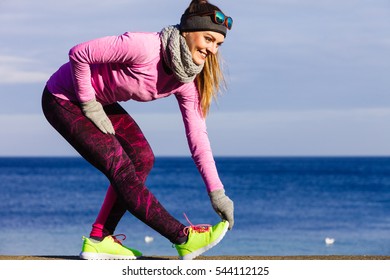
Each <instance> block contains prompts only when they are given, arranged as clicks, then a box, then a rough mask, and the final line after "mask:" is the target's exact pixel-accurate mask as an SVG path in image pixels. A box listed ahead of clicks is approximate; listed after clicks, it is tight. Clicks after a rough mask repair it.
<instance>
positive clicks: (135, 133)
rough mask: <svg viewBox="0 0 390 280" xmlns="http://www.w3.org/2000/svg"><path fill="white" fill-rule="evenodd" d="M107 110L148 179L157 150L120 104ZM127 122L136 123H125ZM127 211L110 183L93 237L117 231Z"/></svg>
mask: <svg viewBox="0 0 390 280" xmlns="http://www.w3.org/2000/svg"><path fill="white" fill-rule="evenodd" d="M106 111H107V112H106V113H107V115H108V116H109V118H110V120H111V122H112V124H113V126H114V128H115V136H116V138H117V139H118V141H119V142H120V143H121V145H122V147H123V149H124V150H125V152H126V153H127V155H128V156H129V157H130V158H131V159H132V162H133V163H134V167H135V172H136V174H137V176H138V178H139V180H140V181H142V182H143V183H145V181H146V178H147V176H148V175H149V173H150V171H151V169H152V167H153V164H154V154H153V151H152V149H151V147H150V146H149V143H148V141H147V140H146V139H145V137H144V135H143V133H142V132H141V129H140V128H139V127H138V125H137V124H136V123H135V121H134V120H133V119H132V118H131V117H130V116H129V115H128V114H127V112H126V111H125V110H124V109H123V108H121V107H119V106H116V107H115V110H112V108H107V109H106ZM124 123H128V124H130V123H133V124H134V125H123V124H124ZM125 212H126V206H125V205H124V203H123V202H122V201H121V200H120V199H118V196H117V194H116V192H115V190H114V188H113V186H112V185H110V186H109V187H108V190H107V193H106V197H105V199H104V202H103V204H102V207H101V209H100V211H99V214H98V216H97V218H96V221H95V222H94V224H93V225H92V230H91V233H90V237H94V238H95V239H103V238H104V237H105V236H107V235H113V234H114V231H115V228H116V226H117V225H118V223H119V221H120V219H121V218H122V216H123V215H124V213H125Z"/></svg>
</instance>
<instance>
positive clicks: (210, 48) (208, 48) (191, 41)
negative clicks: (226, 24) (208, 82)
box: [183, 31, 225, 65]
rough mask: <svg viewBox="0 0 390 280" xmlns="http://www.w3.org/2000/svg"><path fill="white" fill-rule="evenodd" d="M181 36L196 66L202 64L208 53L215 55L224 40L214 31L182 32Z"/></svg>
mask: <svg viewBox="0 0 390 280" xmlns="http://www.w3.org/2000/svg"><path fill="white" fill-rule="evenodd" d="M183 36H184V38H185V39H186V42H187V45H188V48H189V49H190V52H191V54H192V60H193V61H194V63H195V64H196V65H202V64H204V63H205V61H206V58H207V56H208V55H209V54H210V53H212V54H216V53H217V52H218V48H219V46H221V45H222V43H223V41H224V40H225V37H224V36H223V35H222V34H221V33H218V32H214V31H197V32H184V33H183Z"/></svg>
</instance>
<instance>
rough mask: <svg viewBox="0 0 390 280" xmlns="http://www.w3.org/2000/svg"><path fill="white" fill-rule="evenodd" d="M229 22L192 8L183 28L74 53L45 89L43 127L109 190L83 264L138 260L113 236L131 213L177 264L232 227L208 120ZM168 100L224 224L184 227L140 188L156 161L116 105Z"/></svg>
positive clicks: (211, 10) (97, 43)
mask: <svg viewBox="0 0 390 280" xmlns="http://www.w3.org/2000/svg"><path fill="white" fill-rule="evenodd" d="M231 26H232V19H231V18H230V17H226V16H225V15H224V14H223V13H222V12H221V10H220V9H219V8H218V7H216V6H214V5H212V4H210V3H208V1H205V0H203V1H199V0H193V1H192V2H191V3H190V5H189V7H188V8H187V9H186V11H185V12H184V14H183V15H182V17H181V21H180V25H177V26H169V27H166V28H164V29H163V30H162V31H161V32H159V33H130V32H127V33H124V34H123V35H121V36H111V37H105V38H100V39H96V40H92V41H89V42H86V43H82V44H80V45H77V46H75V47H73V48H72V49H71V50H70V52H69V62H68V63H66V64H64V65H63V66H61V67H60V68H59V69H58V71H57V72H55V73H54V74H53V75H52V76H51V77H50V79H49V80H48V82H47V84H46V87H45V90H44V93H43V96H42V108H43V112H44V114H45V116H46V118H47V120H48V121H49V123H50V124H51V125H52V126H53V127H54V128H55V129H56V130H57V131H58V132H59V133H60V134H61V135H62V136H63V137H64V138H65V139H66V140H67V141H68V142H69V143H70V144H71V145H72V146H73V147H74V148H75V149H76V150H77V152H78V153H80V155H81V156H82V157H84V158H85V159H86V160H87V161H89V162H90V163H91V164H92V165H93V166H95V167H96V168H98V169H99V170H100V171H101V172H103V173H104V174H105V175H106V176H107V178H108V179H109V180H110V183H111V185H110V186H109V187H108V191H107V194H106V197H105V200H104V202H103V205H102V208H101V210H100V212H99V215H98V217H97V219H96V221H95V222H94V224H93V225H92V231H91V233H90V236H89V238H85V237H84V243H83V248H82V251H81V253H80V257H81V258H83V259H135V258H137V257H140V256H141V253H140V252H139V251H137V250H135V249H131V248H128V247H126V246H123V245H122V244H121V243H120V242H119V241H118V240H117V239H116V238H115V236H114V235H113V234H114V230H115V228H116V226H117V224H118V223H119V221H120V219H121V217H122V216H123V214H124V213H125V212H126V211H129V212H130V213H132V214H133V215H134V216H136V217H137V218H138V219H140V220H141V221H143V222H144V223H145V224H147V225H148V226H150V227H151V228H153V229H154V230H156V231H157V232H159V233H160V234H161V235H163V236H164V237H166V238H167V239H169V240H170V241H171V242H172V243H173V244H175V247H176V249H177V251H178V254H179V256H180V258H182V259H193V258H195V257H196V256H198V255H200V254H202V253H203V252H205V251H207V250H208V249H210V248H211V247H213V246H214V245H216V244H217V243H218V242H219V241H220V240H221V239H222V238H223V236H224V235H225V233H226V231H227V230H228V229H231V228H232V227H233V223H234V218H233V202H232V201H231V200H230V199H229V197H227V196H226V195H225V191H224V186H223V184H222V183H221V181H220V179H219V177H218V173H217V169H216V166H215V162H214V159H213V156H212V152H211V148H210V143H209V140H208V137H207V132H206V125H205V117H206V114H207V112H208V109H209V106H210V103H211V99H212V97H213V96H214V95H215V93H216V92H217V91H218V88H219V84H220V81H221V79H222V78H223V77H222V73H221V71H220V68H219V63H218V56H217V53H218V47H219V46H220V45H221V44H222V43H223V41H224V39H225V37H226V32H227V29H230V28H231ZM170 95H174V96H175V97H176V98H177V101H178V104H179V108H180V111H181V113H182V116H183V122H184V125H185V130H186V136H187V139H188V144H189V147H190V150H191V154H192V157H193V159H194V162H195V164H196V166H197V168H198V170H199V172H200V174H201V175H202V177H203V180H204V182H205V185H206V188H207V191H208V193H209V197H210V201H211V204H212V206H213V208H214V209H215V211H216V212H217V213H218V214H219V215H220V217H221V218H222V221H221V222H220V223H218V224H216V225H215V226H209V225H200V226H194V225H190V226H185V225H183V224H182V223H180V222H179V221H178V220H176V219H175V218H174V217H172V215H170V214H169V213H168V212H167V210H166V209H164V207H163V206H162V205H161V204H160V203H159V201H158V200H157V198H156V197H155V196H154V195H153V194H152V193H151V192H150V191H149V190H148V189H147V187H146V186H145V180H146V178H147V176H148V174H149V172H150V170H151V168H152V166H153V163H154V155H153V152H152V150H151V148H150V146H149V143H148V142H147V140H146V139H145V137H144V135H143V133H142V131H141V130H140V128H139V127H138V125H137V124H136V122H135V121H134V120H133V119H132V117H131V116H130V115H129V114H128V113H127V112H126V111H125V110H124V109H123V108H122V107H121V106H120V105H119V104H118V103H117V102H118V101H127V100H136V101H142V102H145V101H152V100H155V99H159V98H163V97H167V96H170Z"/></svg>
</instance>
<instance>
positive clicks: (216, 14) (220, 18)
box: [187, 11, 233, 30]
mask: <svg viewBox="0 0 390 280" xmlns="http://www.w3.org/2000/svg"><path fill="white" fill-rule="evenodd" d="M193 16H212V17H211V19H212V21H213V22H214V23H216V24H220V25H224V26H226V28H227V29H229V30H230V29H232V26H233V19H232V18H231V17H228V16H225V15H224V14H223V13H222V12H221V11H213V12H207V13H193V14H189V15H188V16H187V18H189V17H193Z"/></svg>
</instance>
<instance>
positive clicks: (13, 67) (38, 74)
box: [0, 55, 49, 84]
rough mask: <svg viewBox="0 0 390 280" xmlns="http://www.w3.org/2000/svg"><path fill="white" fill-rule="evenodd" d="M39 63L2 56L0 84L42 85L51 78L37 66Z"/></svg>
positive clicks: (27, 59)
mask: <svg viewBox="0 0 390 280" xmlns="http://www.w3.org/2000/svg"><path fill="white" fill-rule="evenodd" d="M37 64H39V62H38V61H36V60H34V59H30V58H22V57H16V56H1V55H0V84H19V83H42V82H44V81H46V80H47V78H48V77H49V74H48V73H45V72H43V71H42V70H36V69H40V68H38V67H35V65H37Z"/></svg>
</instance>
